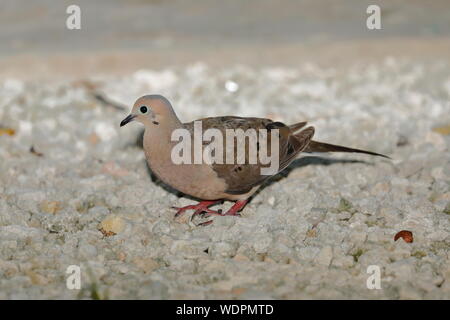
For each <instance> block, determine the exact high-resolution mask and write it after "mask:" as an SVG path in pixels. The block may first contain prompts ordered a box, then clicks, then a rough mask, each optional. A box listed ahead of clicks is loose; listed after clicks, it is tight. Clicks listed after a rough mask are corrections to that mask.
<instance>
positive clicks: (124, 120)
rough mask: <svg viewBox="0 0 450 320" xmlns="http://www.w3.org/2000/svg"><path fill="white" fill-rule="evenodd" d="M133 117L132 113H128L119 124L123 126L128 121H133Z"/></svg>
mask: <svg viewBox="0 0 450 320" xmlns="http://www.w3.org/2000/svg"><path fill="white" fill-rule="evenodd" d="M134 118H136V116H135V115H134V114H130V115H128V116H127V117H126V118H125V119H123V120H122V122H121V123H120V126H121V127H123V126H124V125H126V124H127V123H128V122H131V121H133V120H134Z"/></svg>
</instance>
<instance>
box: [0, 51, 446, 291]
mask: <svg viewBox="0 0 450 320" xmlns="http://www.w3.org/2000/svg"><path fill="white" fill-rule="evenodd" d="M449 74H450V65H449V64H448V63H441V62H417V61H408V60H397V59H393V58H388V59H385V60H383V61H380V62H379V63H374V64H372V65H362V64H361V65H360V64H357V63H355V64H354V65H353V66H351V67H349V68H345V69H343V70H338V69H324V68H320V67H318V66H316V65H313V64H304V65H299V66H298V67H297V68H291V69H287V68H261V69H255V68H250V67H246V66H235V67H233V68H226V69H221V70H219V69H214V70H213V69H211V68H208V66H206V65H203V64H201V63H198V64H195V65H191V66H188V67H186V68H179V69H165V70H163V71H152V70H141V71H138V72H136V73H134V74H129V75H126V76H124V77H117V78H115V77H112V76H110V77H93V78H91V79H88V80H83V81H81V80H80V81H76V82H69V81H68V82H64V83H62V82H58V83H50V82H39V83H38V82H33V81H29V82H22V81H19V80H16V79H8V80H5V81H3V82H2V83H0V127H1V128H3V131H0V132H2V135H0V159H1V161H0V243H1V245H0V299H20V298H25V299H42V298H51V299H54V298H63V299H76V298H102V299H105V298H110V299H115V298H126V299H129V298H139V299H144V298H145V299H148V298H151V299H167V298H171V299H178V298H181V299H185V298H186V299H205V298H209V299H212V298H218V299H222V298H224V299H228V298H240V299H262V298H275V299H280V298H283V299H298V298H320V299H323V298H344V299H346V298H353V299H360V298H375V299H381V298H389V299H409V298H413V299H416V298H427V299H444V298H445V299H449V298H450V267H449V266H450V254H449V247H450V234H449V230H450V215H449V214H450V174H449V173H450V165H449V163H450V153H449V145H450V135H449V132H448V131H449V126H450V104H449V98H450V76H449ZM92 88H94V89H92ZM92 90H94V91H95V92H99V93H101V94H103V95H104V96H105V97H106V98H107V99H110V100H111V101H117V102H118V103H121V104H124V105H126V106H127V107H126V110H118V109H116V108H114V107H111V106H109V105H105V104H103V103H101V102H99V101H98V100H96V99H95V98H94V97H93V95H92ZM148 93H160V94H163V95H166V96H167V97H168V98H169V99H170V100H171V101H172V102H173V105H174V107H175V109H176V111H177V112H178V114H179V116H180V118H181V119H183V120H185V121H190V120H193V119H196V118H199V117H202V116H213V115H231V114H233V115H241V116H267V117H271V118H273V119H276V120H281V121H285V122H287V123H294V122H296V121H302V120H309V121H310V123H311V124H313V125H314V126H315V127H316V132H317V133H316V139H318V140H321V141H327V142H331V143H337V144H344V145H347V146H353V147H359V148H364V149H369V150H373V151H376V152H380V153H384V154H388V155H390V156H391V157H392V158H393V160H392V161H388V160H384V159H381V158H374V157H369V156H359V155H351V154H346V155H339V154H334V155H307V156H306V157H304V158H301V159H300V160H298V161H297V162H296V163H295V164H294V165H293V166H292V169H290V170H288V172H284V173H283V174H282V175H280V176H279V177H278V178H275V179H273V180H274V181H276V183H269V184H268V185H267V186H266V187H265V188H264V189H262V190H261V192H259V193H258V194H257V195H256V196H255V197H254V199H253V201H252V202H251V203H250V204H249V205H248V206H247V207H246V208H245V209H244V211H243V216H242V217H241V218H235V217H216V218H214V219H215V221H214V223H213V224H212V225H210V226H208V227H197V226H196V223H197V222H198V220H194V221H189V219H188V218H189V216H186V217H184V218H183V217H182V218H180V219H178V220H174V219H173V214H174V210H173V209H171V208H170V207H171V206H173V205H178V206H179V205H186V204H191V203H193V201H192V200H189V199H187V198H183V197H180V196H177V195H176V194H174V193H172V192H169V191H167V190H166V189H165V188H163V187H162V186H161V184H160V183H158V182H157V181H155V182H152V180H151V178H150V175H149V172H148V169H147V166H146V163H145V159H144V154H143V151H142V149H141V148H140V146H139V145H138V143H137V141H138V136H139V134H140V133H141V130H142V128H141V127H140V126H139V125H138V124H132V125H129V126H126V127H124V128H119V122H120V120H122V119H123V118H124V117H125V116H126V115H127V114H128V112H129V108H130V106H131V104H132V103H133V102H134V100H135V99H136V98H137V97H138V96H140V95H142V94H148ZM7 128H10V129H13V130H15V134H14V135H9V134H7V132H6V131H5V129H7ZM436 128H441V129H436ZM0 130H1V129H0ZM446 130H447V132H446ZM31 146H33V147H34V150H35V153H32V152H30V147H31ZM38 153H42V155H39V154H38ZM317 156H320V157H321V158H318V157H317ZM356 160H358V161H356ZM288 173H289V174H288ZM286 176H287V177H286ZM199 183H201V182H200V181H199ZM230 205H231V203H225V204H224V206H225V207H228V206H230ZM102 221H103V223H102ZM100 227H103V230H102V231H103V233H102V232H101V231H99V228H100ZM105 228H106V229H108V228H109V231H115V232H116V234H115V235H113V233H111V232H110V233H108V230H106V229H105ZM400 230H410V231H412V233H413V235H414V242H413V243H406V242H404V241H403V240H402V239H400V240H398V241H396V242H394V239H393V238H394V235H395V234H396V233H397V232H398V231H400ZM70 265H79V266H81V272H82V276H81V284H82V289H81V290H69V289H68V288H67V287H66V277H67V274H66V269H67V267H68V266H70ZM369 265H377V266H379V267H380V269H381V289H380V290H376V289H375V290H369V289H368V288H367V287H366V281H367V278H368V276H369V274H367V267H368V266H369Z"/></svg>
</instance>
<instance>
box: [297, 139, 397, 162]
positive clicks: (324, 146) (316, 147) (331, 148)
mask: <svg viewBox="0 0 450 320" xmlns="http://www.w3.org/2000/svg"><path fill="white" fill-rule="evenodd" d="M303 152H355V153H365V154H370V155H373V156H379V157H383V158H387V159H391V158H389V157H388V156H385V155H384V154H380V153H376V152H372V151H366V150H360V149H353V148H348V147H344V146H338V145H334V144H329V143H324V142H318V141H313V140H311V142H310V143H309V144H308V146H307V147H306V148H305V149H304V150H303Z"/></svg>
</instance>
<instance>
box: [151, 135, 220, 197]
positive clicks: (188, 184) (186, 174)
mask: <svg viewBox="0 0 450 320" xmlns="http://www.w3.org/2000/svg"><path fill="white" fill-rule="evenodd" d="M157 140H158V139H155V137H148V136H147V135H145V136H144V151H145V157H146V159H147V163H148V165H149V167H150V169H151V170H152V172H153V173H154V174H155V175H156V176H157V177H158V178H159V179H160V180H162V181H163V182H164V183H166V184H167V185H169V186H171V187H172V188H174V189H177V190H178V191H181V192H183V193H185V194H188V195H190V196H193V197H196V198H199V199H202V200H216V199H223V198H226V194H225V193H224V191H225V190H226V189H227V184H226V183H225V180H224V179H221V178H219V177H218V176H217V173H216V172H215V171H214V170H213V168H212V167H211V166H210V165H207V164H175V163H174V162H173V161H172V159H171V151H172V147H173V146H174V145H175V144H174V143H173V142H168V141H166V143H162V142H161V140H159V141H157Z"/></svg>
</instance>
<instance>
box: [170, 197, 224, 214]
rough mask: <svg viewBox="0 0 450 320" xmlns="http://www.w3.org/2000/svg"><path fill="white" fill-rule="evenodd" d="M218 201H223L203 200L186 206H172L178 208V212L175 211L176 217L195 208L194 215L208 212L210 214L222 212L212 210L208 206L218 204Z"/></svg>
mask: <svg viewBox="0 0 450 320" xmlns="http://www.w3.org/2000/svg"><path fill="white" fill-rule="evenodd" d="M218 202H221V201H220V200H215V201H201V202H199V203H198V204H194V205H189V206H185V207H180V208H179V207H172V208H174V209H177V212H176V213H175V218H176V217H178V216H180V215H182V214H183V213H185V212H186V211H187V210H195V211H194V215H197V214H200V213H203V212H206V213H209V214H220V213H219V212H217V211H214V210H211V209H209V208H208V207H210V206H212V205H213V204H216V203H218Z"/></svg>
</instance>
